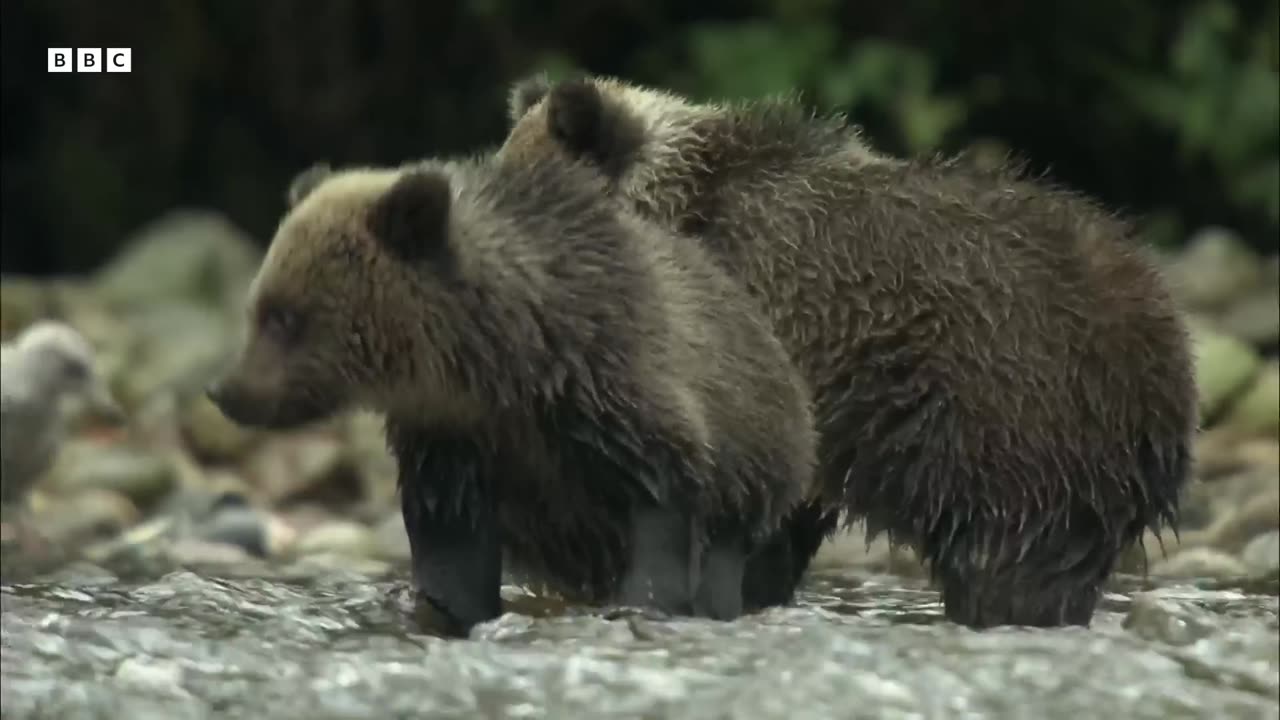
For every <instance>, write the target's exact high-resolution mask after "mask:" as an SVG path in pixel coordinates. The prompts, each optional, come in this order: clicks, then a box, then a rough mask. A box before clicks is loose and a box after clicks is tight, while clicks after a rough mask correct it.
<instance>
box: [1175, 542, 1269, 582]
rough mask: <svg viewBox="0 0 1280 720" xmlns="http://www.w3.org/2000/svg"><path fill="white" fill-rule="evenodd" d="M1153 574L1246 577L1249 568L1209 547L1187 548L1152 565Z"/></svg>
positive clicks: (1196, 576)
mask: <svg viewBox="0 0 1280 720" xmlns="http://www.w3.org/2000/svg"><path fill="white" fill-rule="evenodd" d="M1151 574H1152V575H1154V576H1157V577H1167V578H1212V579H1215V580H1220V579H1225V578H1237V577H1244V576H1246V575H1248V574H1249V571H1248V568H1246V567H1245V565H1244V563H1243V562H1241V561H1240V560H1239V559H1237V558H1235V557H1233V556H1231V555H1228V554H1226V553H1224V552H1222V551H1221V550H1214V549H1213V548H1208V547H1196V548H1187V549H1185V550H1182V551H1180V552H1178V553H1177V554H1175V555H1171V556H1170V557H1169V558H1168V559H1165V560H1161V561H1159V562H1155V563H1152V565H1151Z"/></svg>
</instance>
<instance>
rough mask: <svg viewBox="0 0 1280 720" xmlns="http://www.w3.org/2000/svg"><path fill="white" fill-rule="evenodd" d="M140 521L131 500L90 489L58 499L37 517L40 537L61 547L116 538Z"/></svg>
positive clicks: (102, 490)
mask: <svg viewBox="0 0 1280 720" xmlns="http://www.w3.org/2000/svg"><path fill="white" fill-rule="evenodd" d="M141 518H142V514H141V513H140V512H138V508H137V506H135V505H134V504H133V502H131V501H130V500H129V498H128V497H126V496H124V495H122V494H121V493H118V492H113V491H111V490H107V489H102V488H87V489H85V490H83V491H81V492H78V493H76V494H75V495H72V496H70V497H65V498H58V499H57V500H55V501H51V502H49V503H48V504H47V506H46V507H42V508H40V509H39V510H38V511H37V513H36V515H35V521H36V522H37V523H38V527H39V531H40V534H41V535H42V536H44V538H45V539H46V540H48V541H49V542H50V543H53V544H54V545H57V546H59V547H74V546H77V545H80V544H83V543H86V542H91V541H93V540H98V539H102V538H109V537H115V536H117V535H119V534H120V533H122V532H124V531H125V530H126V529H128V528H129V527H131V526H133V525H134V524H135V523H137V522H138V521H139V520H140V519H141Z"/></svg>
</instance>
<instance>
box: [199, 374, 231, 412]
mask: <svg viewBox="0 0 1280 720" xmlns="http://www.w3.org/2000/svg"><path fill="white" fill-rule="evenodd" d="M204 395H205V397H207V398H209V400H211V401H212V402H213V404H214V405H217V406H218V407H222V404H223V402H224V400H225V399H226V398H225V395H226V383H224V382H223V381H222V380H220V379H219V380H214V381H213V382H211V383H209V384H208V385H206V386H205V388H204Z"/></svg>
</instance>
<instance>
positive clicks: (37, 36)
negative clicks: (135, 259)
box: [0, 0, 1280, 274]
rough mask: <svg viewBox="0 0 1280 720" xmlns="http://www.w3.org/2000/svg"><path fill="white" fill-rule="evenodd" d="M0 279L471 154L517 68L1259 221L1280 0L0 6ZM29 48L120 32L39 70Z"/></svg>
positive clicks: (1263, 234) (1197, 221)
mask: <svg viewBox="0 0 1280 720" xmlns="http://www.w3.org/2000/svg"><path fill="white" fill-rule="evenodd" d="M0 7H2V8H3V15H2V18H0V20H2V21H0V33H2V34H3V38H2V39H3V42H0V49H2V53H3V63H2V75H3V148H2V152H0V159H2V162H3V178H2V181H3V182H2V193H3V194H2V198H0V200H2V203H3V204H2V206H0V207H2V208H3V213H2V216H3V228H2V232H3V235H2V238H3V243H2V246H3V268H2V269H3V271H4V272H6V273H13V272H21V273H32V274H48V273H64V272H78V271H83V270H87V269H90V268H92V267H94V266H97V265H99V264H100V263H102V262H103V261H104V260H105V259H106V258H107V257H108V256H109V255H110V254H111V253H112V252H113V251H114V250H115V249H116V248H117V247H119V246H120V245H121V244H122V243H123V242H124V240H125V239H126V238H127V236H128V235H129V233H130V232H132V231H133V230H135V229H136V228H137V227H138V226H140V225H142V224H143V223H145V222H146V221H148V220H151V219H153V218H154V217H156V216H157V215H159V214H161V213H162V212H164V211H165V210H168V209H170V208H172V207H174V206H180V205H188V206H190V205H195V206H203V207H212V208H215V209H217V210H220V211H222V212H225V213H227V214H228V215H229V216H230V217H231V218H232V219H233V220H234V221H235V222H237V223H239V224H241V225H242V226H244V227H245V228H247V229H248V230H249V231H250V232H251V233H253V234H254V235H255V236H256V237H258V238H265V237H267V236H269V234H270V231H271V229H272V226H273V225H274V223H275V221H276V219H277V218H278V216H279V214H280V212H281V210H282V207H281V204H282V193H283V188H284V185H285V183H286V182H287V181H288V179H289V177H290V176H291V175H292V174H293V173H294V172H296V171H297V170H299V169H301V168H302V167H303V166H305V165H307V164H309V163H310V162H312V161H315V160H320V159H324V160H329V161H332V162H335V163H347V162H397V161H400V160H404V159H407V158H410V157H414V156H421V155H428V154H448V153H453V152H463V151H472V150H477V149H480V148H483V147H486V146H491V145H494V144H496V143H498V142H499V141H500V140H501V138H502V136H503V134H504V130H505V115H504V111H505V102H506V88H507V85H508V83H509V82H511V81H512V80H513V79H516V78H518V77H521V76H523V75H525V74H527V73H530V72H532V71H535V70H548V71H550V72H552V73H553V74H562V73H567V72H571V71H573V70H588V71H592V72H598V73H606V74H613V75H619V76H622V77H625V78H628V79H631V80H634V81H637V82H641V83H646V84H654V85H659V86H663V87H666V88H670V89H673V90H677V91H680V92H683V93H687V94H690V95H692V96H695V97H699V98H717V97H747V96H758V95H762V94H768V93H774V92H781V91H789V90H793V89H798V90H801V91H802V92H803V93H804V95H805V97H806V98H807V99H808V100H809V101H810V102H811V103H812V104H814V105H815V106H816V107H818V108H821V109H826V110H841V111H845V112H847V113H848V114H849V115H850V117H851V118H852V119H853V120H854V121H855V122H858V123H860V124H862V125H863V126H864V127H865V128H866V129H867V132H868V135H869V137H870V138H871V140H872V141H873V143H874V144H875V145H877V146H878V147H879V148H881V149H882V150H887V151H891V152H895V153H900V154H913V153H928V152H939V151H942V152H947V151H953V150H956V149H960V148H963V147H965V146H969V145H973V144H978V145H981V146H984V147H994V148H999V147H1001V146H1004V147H1009V148H1013V149H1015V150H1016V151H1018V152H1019V153H1020V154H1022V155H1024V156H1026V157H1028V158H1029V159H1030V160H1031V162H1032V165H1033V167H1034V168H1035V169H1037V170H1048V171H1049V173H1050V174H1051V175H1052V177H1054V178H1055V179H1057V180H1060V181H1063V182H1066V183H1069V184H1072V185H1075V186H1077V187H1079V188H1082V189H1084V190H1087V191H1089V192H1092V193H1094V194H1095V195H1097V196H1099V197H1101V198H1102V199H1103V200H1105V201H1106V202H1108V203H1109V204H1111V205H1112V206H1115V207H1117V208H1119V209H1124V210H1127V211H1129V212H1132V213H1137V214H1139V215H1140V216H1141V218H1143V222H1144V224H1145V227H1146V228H1147V230H1148V232H1149V237H1150V238H1151V239H1152V241H1153V242H1156V243H1160V244H1174V245H1176V244H1178V243H1180V242H1182V241H1183V240H1184V239H1185V237H1186V236H1187V234H1188V233H1189V232H1190V231H1191V230H1193V229H1195V228H1197V227H1200V226H1203V225H1207V224H1216V225H1224V226H1228V227H1231V228H1234V229H1236V230H1238V231H1240V232H1242V233H1243V234H1244V236H1245V237H1246V238H1247V239H1248V241H1249V242H1250V243H1252V244H1253V245H1254V246H1256V247H1258V248H1259V249H1260V250H1264V251H1273V250H1274V248H1275V247H1276V237H1277V233H1278V231H1280V84H1278V80H1277V67H1278V65H1280V62H1278V58H1280V27H1278V26H1280V0H1236V1H1230V0H1070V1H1068V0H1022V1H1019V0H982V1H981V2H978V1H977V0H971V1H969V2H963V1H958V0H900V1H899V2H892V3H890V2H883V1H882V0H874V1H872V0H867V1H865V2H836V1H835V0H733V1H731V0H699V2H687V1H685V0H618V1H616V2H590V1H587V0H541V1H539V2H533V1H532V0H455V1H453V2H448V1H437V2H411V1H409V0H311V1H310V2H304V1H303V0H185V1H182V0H153V1H152V2H137V3H134V4H129V3H126V2H123V1H122V0H120V1H117V2H59V1H57V0H4V2H3V4H2V5H0ZM48 47H131V48H133V71H132V73H130V74H127V75H126V74H94V75H85V74H74V73H72V74H48V73H46V68H45V62H46V48H48Z"/></svg>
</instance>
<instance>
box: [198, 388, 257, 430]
mask: <svg viewBox="0 0 1280 720" xmlns="http://www.w3.org/2000/svg"><path fill="white" fill-rule="evenodd" d="M205 396H206V397H208V398H209V400H210V401H212V402H213V404H214V405H216V406H218V409H219V410H221V411H222V414H223V415H225V416H227V419H229V420H231V421H233V422H235V423H238V424H241V425H253V424H255V423H256V422H259V421H260V418H259V417H258V416H260V415H262V412H260V411H261V404H260V403H256V402H254V399H253V398H252V397H251V394H250V393H248V392H246V391H245V389H244V386H243V384H242V383H236V382H233V381H232V380H231V379H229V378H227V377H222V378H218V379H217V380H214V381H213V382H211V383H209V385H208V386H207V387H206V388H205Z"/></svg>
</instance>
